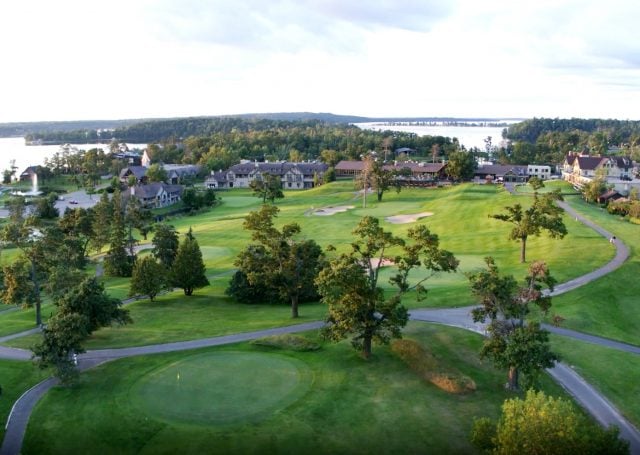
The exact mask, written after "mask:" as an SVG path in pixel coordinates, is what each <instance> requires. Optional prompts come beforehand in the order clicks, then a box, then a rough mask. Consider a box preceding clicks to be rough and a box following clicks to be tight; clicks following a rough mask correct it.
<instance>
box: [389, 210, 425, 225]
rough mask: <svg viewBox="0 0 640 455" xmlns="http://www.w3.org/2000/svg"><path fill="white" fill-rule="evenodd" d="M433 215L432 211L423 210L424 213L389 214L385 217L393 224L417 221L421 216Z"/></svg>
mask: <svg viewBox="0 0 640 455" xmlns="http://www.w3.org/2000/svg"><path fill="white" fill-rule="evenodd" d="M431 215H433V213H432V212H422V213H414V214H411V215H395V216H388V217H386V218H385V220H387V221H388V222H389V223H392V224H405V223H415V222H416V221H418V220H419V219H420V218H425V217H427V216H431Z"/></svg>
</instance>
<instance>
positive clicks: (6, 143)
mask: <svg viewBox="0 0 640 455" xmlns="http://www.w3.org/2000/svg"><path fill="white" fill-rule="evenodd" d="M127 146H128V147H129V149H134V148H139V149H143V148H146V147H147V145H146V144H127ZM75 147H77V148H78V149H81V150H90V149H92V148H96V147H97V148H102V149H103V150H104V151H107V150H108V148H109V144H75ZM58 151H60V146H59V145H32V146H28V147H27V146H26V145H25V144H24V139H23V138H21V137H10V138H7V137H2V138H0V173H2V171H3V170H5V169H9V166H10V162H11V160H16V166H17V167H18V173H21V172H22V171H24V170H25V169H26V168H27V167H28V166H37V165H43V164H44V159H45V158H49V157H51V156H53V155H54V154H55V153H56V152H58Z"/></svg>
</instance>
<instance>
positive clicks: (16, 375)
mask: <svg viewBox="0 0 640 455" xmlns="http://www.w3.org/2000/svg"><path fill="white" fill-rule="evenodd" d="M46 376H47V373H46V372H45V371H43V370H40V369H38V368H37V367H36V366H35V365H33V364H32V363H31V362H19V361H14V360H1V361H0V386H1V387H2V394H0V423H1V424H0V441H2V439H3V438H4V432H5V428H4V423H5V422H6V421H7V418H8V417H9V412H10V411H11V407H12V406H13V403H15V401H16V400H17V399H18V398H19V397H20V395H22V394H23V393H24V392H25V391H26V390H28V389H30V388H31V387H33V386H34V385H36V384H37V383H38V382H40V381H41V380H43V379H44V378H45V377H46Z"/></svg>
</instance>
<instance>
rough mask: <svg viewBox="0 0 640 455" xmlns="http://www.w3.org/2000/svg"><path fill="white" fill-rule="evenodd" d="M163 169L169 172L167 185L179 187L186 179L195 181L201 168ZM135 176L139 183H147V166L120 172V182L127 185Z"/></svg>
mask: <svg viewBox="0 0 640 455" xmlns="http://www.w3.org/2000/svg"><path fill="white" fill-rule="evenodd" d="M162 168H163V169H164V170H165V171H166V172H167V183H170V184H172V185H178V184H179V183H181V182H182V181H184V180H185V179H189V178H193V179H195V178H196V177H197V176H198V174H199V173H200V170H201V169H202V168H201V166H198V165H195V164H163V165H162ZM131 175H135V177H136V181H137V182H138V183H146V182H147V177H146V175H147V167H146V166H127V167H125V168H124V169H122V170H121V171H120V175H119V177H120V181H121V182H123V183H127V182H128V180H129V176H131Z"/></svg>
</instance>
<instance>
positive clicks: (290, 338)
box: [251, 333, 320, 352]
mask: <svg viewBox="0 0 640 455" xmlns="http://www.w3.org/2000/svg"><path fill="white" fill-rule="evenodd" d="M251 344H253V345H256V346H266V347H269V348H275V349H287V350H290V351H298V352H307V351H317V350H319V349H320V345H319V344H318V343H314V342H313V341H310V340H308V339H306V338H305V337H303V336H300V335H294V334H291V333H285V334H282V335H270V336H268V337H264V338H258V339H257V340H253V341H252V342H251Z"/></svg>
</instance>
